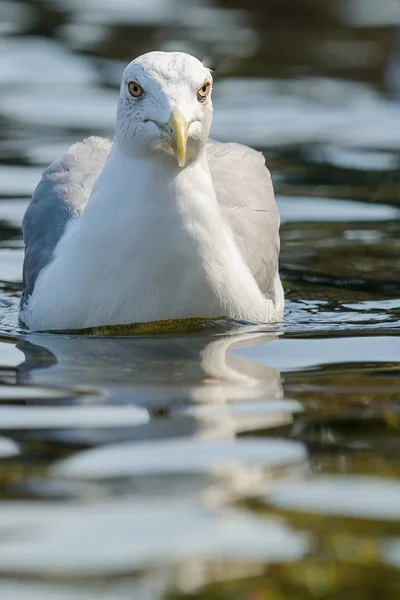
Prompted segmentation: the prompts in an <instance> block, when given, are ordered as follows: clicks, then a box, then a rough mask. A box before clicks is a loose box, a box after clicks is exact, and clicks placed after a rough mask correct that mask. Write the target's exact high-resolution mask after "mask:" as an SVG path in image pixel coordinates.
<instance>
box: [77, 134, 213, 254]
mask: <svg viewBox="0 0 400 600" xmlns="http://www.w3.org/2000/svg"><path fill="white" fill-rule="evenodd" d="M94 221H96V228H95V229H94V228H93V222H94ZM194 223H201V224H202V225H203V226H204V227H207V228H208V230H209V232H210V234H212V236H213V238H214V243H218V239H220V240H221V242H222V241H223V239H224V235H223V231H222V217H221V214H220V210H219V206H218V202H217V198H216V194H215V190H214V186H213V182H212V179H211V175H210V171H209V166H208V161H207V157H206V153H205V151H204V150H203V151H202V152H201V153H200V154H199V155H198V157H197V159H196V160H194V161H193V162H192V163H191V164H190V165H188V166H187V167H185V168H184V169H181V168H180V167H179V166H178V165H177V164H173V163H172V162H171V161H170V160H169V157H168V160H163V159H162V158H161V157H160V160H155V159H154V157H153V158H152V159H151V158H144V159H140V160H139V159H137V158H133V157H130V156H127V155H126V154H124V153H123V152H122V151H121V149H120V148H119V146H118V144H117V143H114V145H113V147H112V150H111V152H110V155H109V157H108V159H107V162H106V164H105V166H104V169H103V171H102V172H101V174H100V176H99V178H98V180H97V182H96V184H95V186H94V187H93V190H92V194H91V197H90V199H89V201H88V204H87V207H86V209H85V211H84V213H83V215H82V217H81V219H80V222H79V227H80V228H82V229H87V230H88V231H89V230H90V231H92V232H93V233H95V235H96V236H98V234H99V228H100V229H104V231H108V232H110V231H111V230H113V231H114V232H115V230H117V229H121V233H122V232H123V231H127V230H128V231H129V232H130V234H131V235H130V236H129V238H128V239H132V234H134V233H136V232H140V233H141V232H143V231H144V229H143V228H146V227H151V228H152V231H156V230H157V228H158V227H159V228H160V230H161V231H160V233H161V232H162V234H163V235H165V234H166V233H167V232H168V227H170V228H171V230H173V228H174V225H175V226H182V225H183V226H185V225H189V224H194Z"/></svg>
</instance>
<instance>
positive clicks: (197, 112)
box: [115, 52, 213, 168]
mask: <svg viewBox="0 0 400 600" xmlns="http://www.w3.org/2000/svg"><path fill="white" fill-rule="evenodd" d="M211 88H212V77H211V73H210V71H209V69H207V68H206V67H204V65H203V64H202V63H201V62H200V61H199V60H197V59H196V58H194V57H193V56H190V55H189V54H185V53H183V52H149V53H148V54H143V56H139V57H138V58H136V59H135V60H133V61H132V62H131V63H130V64H129V65H128V66H127V67H126V69H125V71H124V74H123V76H122V83H121V90H120V96H119V102H118V111H117V125H116V135H115V141H116V142H117V144H118V146H119V147H120V149H121V150H122V152H124V154H126V155H128V156H132V157H142V158H143V157H149V156H155V157H157V158H158V159H159V160H164V161H168V162H170V163H172V161H173V164H175V165H179V167H181V168H183V167H184V166H185V165H187V164H190V163H191V162H193V161H195V160H196V158H197V157H198V156H199V155H200V153H201V152H202V150H203V149H204V147H205V144H206V142H207V139H208V135H209V132H210V128H211V122H212V113H213V108H212V102H211Z"/></svg>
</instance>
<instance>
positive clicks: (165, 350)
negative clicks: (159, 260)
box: [0, 0, 400, 600]
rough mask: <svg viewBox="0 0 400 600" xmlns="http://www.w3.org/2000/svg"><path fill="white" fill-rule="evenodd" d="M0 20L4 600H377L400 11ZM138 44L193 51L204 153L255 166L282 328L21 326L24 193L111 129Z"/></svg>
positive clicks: (396, 575)
mask: <svg viewBox="0 0 400 600" xmlns="http://www.w3.org/2000/svg"><path fill="white" fill-rule="evenodd" d="M94 4H95V5H96V9H94V8H93V5H94ZM0 14H1V15H2V20H1V22H0V34H1V37H0V125H1V128H0V136H1V137H0V161H1V162H0V196H1V199H0V308H1V313H0V382H1V384H2V385H1V386H0V481H1V501H0V598H1V599H3V598H4V600H14V599H17V600H25V599H29V600H32V599H34V600H36V599H38V600H39V599H40V600H94V599H96V600H98V599H100V598H101V599H105V600H128V599H129V600H132V599H134V600H160V599H162V598H164V599H169V600H172V599H174V600H177V599H178V598H179V599H180V600H183V599H184V598H192V599H198V600H200V599H202V600H203V599H204V600H206V599H207V600H264V599H265V600H267V599H268V600H278V599H279V600H303V599H304V600H309V599H318V600H320V599H323V600H336V599H339V598H340V600H347V599H351V600H355V599H360V600H378V599H379V600H381V599H385V600H391V599H393V600H394V599H396V600H397V599H398V598H399V597H400V571H399V569H400V481H399V475H400V435H399V427H400V385H399V381H400V379H399V375H400V339H399V337H400V335H399V334H400V279H399V269H400V242H399V240H400V235H399V234H400V224H399V216H400V175H399V173H400V171H399V164H400V158H399V157H400V154H399V151H400V125H399V124H400V104H399V103H398V100H397V98H398V97H399V96H400V58H399V54H396V50H395V49H396V26H398V25H400V7H399V6H398V5H397V3H394V2H390V1H389V0H387V1H383V0H381V1H380V2H379V3H377V2H375V1H373V0H371V1H368V0H335V2H330V3H327V2H317V1H315V2H313V1H310V0H307V1H306V0H304V1H303V0H301V1H300V0H299V1H297V2H289V1H288V0H286V1H283V0H279V1H278V0H276V1H272V0H271V1H270V2H268V3H264V2H261V1H260V2H257V1H256V0H248V1H247V2H244V1H243V0H220V2H213V3H212V2H209V3H206V2H202V1H200V0H193V1H191V2H188V1H186V0H185V1H184V0H148V2H147V3H141V2H138V1H136V0H135V1H134V0H114V1H113V2H111V0H99V1H97V2H96V3H94V2H89V1H88V0H79V1H78V0H66V1H64V2H63V1H61V0H59V1H56V0H53V1H50V0H49V1H48V2H46V3H44V2H19V3H18V2H11V1H7V0H6V1H4V0H1V1H0ZM398 39H400V38H399V36H397V40H398ZM397 43H398V41H397ZM153 48H165V49H176V48H180V49H184V50H187V51H189V52H192V53H194V54H196V55H197V56H199V57H203V56H204V57H208V58H207V60H208V61H209V62H210V63H212V64H213V65H214V66H217V67H218V68H217V70H216V87H215V99H214V104H215V124H214V131H213V133H214V137H216V138H219V139H221V140H228V139H229V140H236V141H242V142H245V143H248V144H251V145H253V146H255V147H257V148H259V149H262V150H263V151H264V153H265V156H266V158H267V162H268V165H269V167H270V169H271V171H272V173H273V179H274V183H275V188H276V191H277V197H278V202H279V205H280V209H281V214H282V230H281V237H282V254H281V271H282V277H283V280H284V285H285V290H286V297H287V308H286V314H285V320H284V322H283V323H282V324H281V325H280V326H279V327H267V326H255V325H250V324H232V323H227V324H225V325H221V326H220V327H218V328H204V329H202V330H199V331H195V332H192V333H182V334H179V335H171V334H163V335H159V336H155V335H153V336H151V335H147V336H141V337H138V336H136V337H125V338H115V337H114V338H111V337H107V338H104V337H103V338H102V337H82V336H57V335H40V334H34V335H33V334H29V333H28V332H24V331H23V330H21V329H19V327H18V321H17V305H18V300H19V295H20V292H21V282H20V277H21V263H22V241H21V230H20V225H21V219H22V215H23V212H24V210H25V207H26V205H27V202H28V199H29V195H30V193H31V192H32V189H33V187H34V185H35V184H36V182H37V180H38V177H39V175H40V172H41V170H42V169H43V168H44V167H45V166H46V165H47V164H48V162H50V161H51V160H53V158H55V157H56V156H57V155H59V154H60V153H61V152H63V151H65V149H66V148H67V146H68V145H69V144H70V143H72V142H73V141H75V140H76V139H80V138H81V137H83V136H86V135H89V134H93V133H95V134H98V135H112V127H113V122H114V112H115V103H116V97H117V88H118V80H119V76H120V73H121V70H122V68H123V66H124V65H125V63H126V62H127V61H128V60H129V59H131V58H132V57H134V56H136V55H137V54H140V53H142V52H144V51H147V50H150V49H153Z"/></svg>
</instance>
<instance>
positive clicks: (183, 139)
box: [167, 106, 189, 168]
mask: <svg viewBox="0 0 400 600" xmlns="http://www.w3.org/2000/svg"><path fill="white" fill-rule="evenodd" d="M167 127H168V132H169V133H170V135H171V140H172V147H173V149H174V151H175V154H176V157H177V159H178V164H179V166H180V167H181V168H182V167H184V166H185V163H186V150H187V139H188V130H189V125H188V122H187V121H186V120H185V118H184V116H183V114H182V113H181V111H180V110H179V108H177V107H176V106H175V108H173V109H172V113H171V116H170V119H169V121H168V126H167Z"/></svg>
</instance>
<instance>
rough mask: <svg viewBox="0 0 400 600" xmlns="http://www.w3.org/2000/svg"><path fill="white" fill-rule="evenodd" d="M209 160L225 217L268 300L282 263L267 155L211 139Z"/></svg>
mask: <svg viewBox="0 0 400 600" xmlns="http://www.w3.org/2000/svg"><path fill="white" fill-rule="evenodd" d="M207 157H208V162H209V166H210V171H211V177H212V179H213V183H214V188H215V192H216V194H217V199H218V203H219V205H220V208H221V211H222V214H223V216H224V218H225V219H226V221H227V222H228V224H229V226H230V227H231V229H232V231H233V235H234V239H235V241H236V244H237V245H238V247H239V249H240V251H241V253H242V256H243V258H244V260H245V262H246V264H247V265H248V267H249V269H250V271H251V272H252V274H253V276H254V278H255V279H256V281H257V283H258V285H259V286H260V289H261V291H262V292H263V293H264V294H265V295H266V296H267V297H270V298H271V297H272V298H273V297H274V284H275V276H276V273H277V270H278V262H279V247H280V241H279V223H280V219H279V211H278V207H277V205H276V202H275V196H274V189H273V186H272V181H271V176H270V173H269V171H268V169H267V168H266V166H265V159H264V156H263V155H262V154H261V153H260V152H256V151H255V150H253V149H252V148H248V147H247V146H242V145H241V144H235V143H229V144H222V143H220V142H215V141H214V140H209V142H208V144H207Z"/></svg>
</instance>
